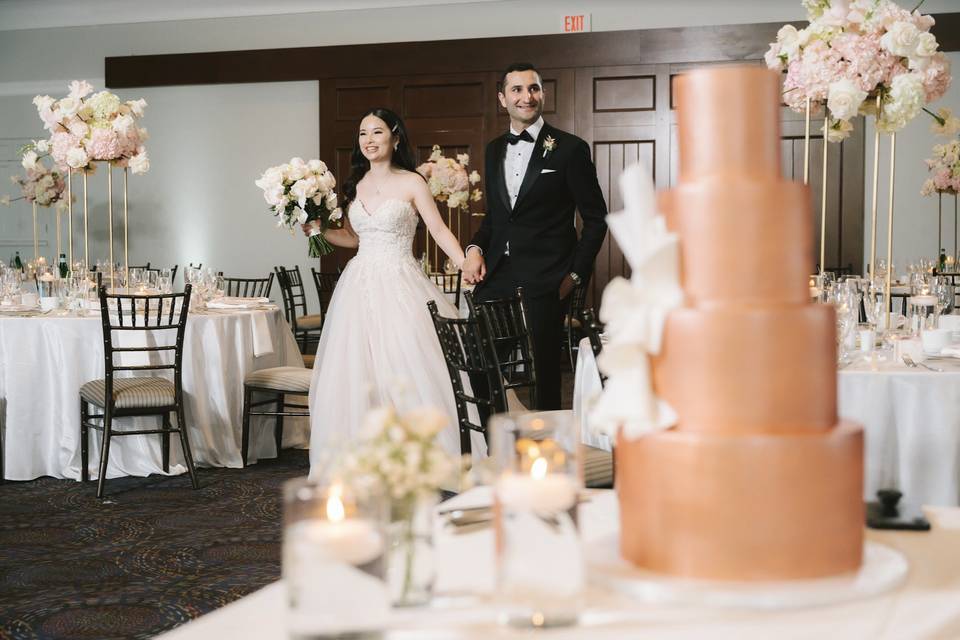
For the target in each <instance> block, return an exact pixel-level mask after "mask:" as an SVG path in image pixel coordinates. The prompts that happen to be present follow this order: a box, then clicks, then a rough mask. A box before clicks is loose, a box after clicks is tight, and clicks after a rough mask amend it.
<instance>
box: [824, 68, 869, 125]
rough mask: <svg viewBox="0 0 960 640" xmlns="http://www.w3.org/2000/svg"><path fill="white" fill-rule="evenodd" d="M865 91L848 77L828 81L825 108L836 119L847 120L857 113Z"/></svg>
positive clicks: (865, 94) (865, 95)
mask: <svg viewBox="0 0 960 640" xmlns="http://www.w3.org/2000/svg"><path fill="white" fill-rule="evenodd" d="M866 97H867V92H866V91H863V90H862V89H860V88H859V87H857V86H856V85H855V84H853V82H851V81H850V80H849V79H848V78H843V79H842V80H837V81H836V82H831V83H830V88H829V91H828V93H827V108H828V109H830V114H831V115H832V116H833V117H834V118H836V119H837V120H849V119H850V118H853V117H854V116H856V115H857V111H858V110H859V109H860V105H861V104H862V103H863V101H864V99H865V98H866Z"/></svg>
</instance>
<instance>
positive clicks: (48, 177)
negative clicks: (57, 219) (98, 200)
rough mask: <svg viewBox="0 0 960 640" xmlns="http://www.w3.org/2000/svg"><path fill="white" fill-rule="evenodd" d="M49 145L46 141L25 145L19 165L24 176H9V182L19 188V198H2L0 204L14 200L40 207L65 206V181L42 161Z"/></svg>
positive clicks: (6, 203) (46, 154) (61, 175)
mask: <svg viewBox="0 0 960 640" xmlns="http://www.w3.org/2000/svg"><path fill="white" fill-rule="evenodd" d="M49 150H50V144H49V143H48V142H47V141H46V140H36V141H34V142H31V143H30V144H28V145H25V146H24V147H23V148H22V149H21V150H20V151H21V155H22V157H21V160H20V164H21V165H22V166H23V169H24V175H20V176H10V180H11V181H12V182H13V183H14V184H15V185H17V186H18V187H20V193H21V196H20V197H19V198H13V200H11V198H10V196H4V197H3V198H0V204H5V205H9V204H10V203H11V202H12V201H15V200H26V201H27V202H29V203H30V204H36V205H38V206H41V207H50V206H53V205H57V206H58V207H60V206H66V204H67V203H66V181H65V180H64V179H63V174H61V173H60V172H59V171H57V170H56V169H51V168H50V167H48V166H47V165H46V163H45V162H44V161H43V159H44V158H45V157H48V156H49Z"/></svg>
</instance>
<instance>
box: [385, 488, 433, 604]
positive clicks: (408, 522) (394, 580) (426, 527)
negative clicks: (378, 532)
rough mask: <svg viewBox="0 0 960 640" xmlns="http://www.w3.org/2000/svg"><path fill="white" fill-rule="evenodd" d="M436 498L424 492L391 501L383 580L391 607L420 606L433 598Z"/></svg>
mask: <svg viewBox="0 0 960 640" xmlns="http://www.w3.org/2000/svg"><path fill="white" fill-rule="evenodd" d="M437 500H438V496H437V494H436V493H428V494H424V495H416V496H410V497H407V498H403V499H395V500H393V501H392V502H391V506H390V524H389V525H388V527H387V536H388V540H389V557H388V561H387V583H388V585H389V588H390V597H391V600H392V602H393V606H395V607H418V606H423V605H426V604H428V603H429V602H430V599H431V598H432V597H433V583H434V580H435V578H436V560H435V557H434V549H433V511H434V508H435V507H436V505H437Z"/></svg>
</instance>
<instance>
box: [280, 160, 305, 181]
mask: <svg viewBox="0 0 960 640" xmlns="http://www.w3.org/2000/svg"><path fill="white" fill-rule="evenodd" d="M284 169H285V171H284V173H285V174H286V176H287V178H288V179H289V180H299V179H300V178H302V177H303V176H305V175H306V174H307V164H306V163H305V162H304V161H303V158H291V159H290V162H289V163H288V164H287V165H285V167H284Z"/></svg>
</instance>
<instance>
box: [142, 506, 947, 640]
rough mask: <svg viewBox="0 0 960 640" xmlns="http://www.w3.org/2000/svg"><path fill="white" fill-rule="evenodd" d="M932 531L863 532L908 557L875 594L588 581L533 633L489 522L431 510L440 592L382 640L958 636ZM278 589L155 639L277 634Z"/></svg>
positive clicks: (608, 535)
mask: <svg viewBox="0 0 960 640" xmlns="http://www.w3.org/2000/svg"><path fill="white" fill-rule="evenodd" d="M489 500H490V493H489V490H488V488H486V487H478V488H476V489H472V490H470V491H468V492H467V493H464V494H462V495H461V496H458V497H457V498H454V499H453V500H451V501H449V502H446V503H444V504H443V507H444V508H451V506H452V504H453V503H458V506H461V507H462V506H469V505H474V504H483V503H489ZM927 515H928V517H929V518H930V519H931V522H932V523H933V530H932V531H930V532H926V533H917V532H902V531H896V532H892V531H891V532H880V531H873V530H868V531H867V539H868V540H872V541H874V542H878V543H881V544H884V545H888V546H890V547H893V548H895V549H897V550H899V551H900V552H901V553H903V554H904V556H906V558H907V560H908V561H909V563H910V572H909V575H908V577H907V579H906V582H905V583H904V584H903V585H902V586H900V587H899V588H897V589H895V590H893V591H889V592H887V593H885V594H883V595H880V596H876V597H873V598H869V599H865V600H859V601H853V602H848V603H845V604H836V605H829V606H821V607H813V608H804V609H790V610H783V611H763V612H761V611H749V610H743V609H737V610H734V609H723V608H718V607H714V608H711V607H707V606H703V605H700V606H695V605H686V604H685V605H679V604H676V605H664V604H650V603H644V602H640V601H638V600H633V599H630V598H628V597H627V596H622V595H619V594H615V593H611V592H609V591H606V590H603V589H601V588H600V587H596V586H589V587H588V589H587V593H586V594H585V608H584V612H583V613H582V614H581V623H580V625H579V626H576V627H569V628H565V629H564V628H560V629H551V630H545V631H541V632H539V633H532V632H531V631H530V630H512V629H508V628H504V627H500V626H499V625H498V624H497V607H496V604H495V602H494V601H493V600H492V599H491V598H492V596H491V594H492V593H493V592H494V574H493V571H494V535H493V531H492V530H491V529H489V528H488V529H484V530H481V531H476V532H473V533H461V534H454V533H451V532H450V531H449V529H448V528H445V527H444V526H443V524H442V522H441V519H440V518H439V517H438V518H437V519H436V523H435V541H436V550H437V570H438V574H437V585H436V590H437V592H438V594H437V598H435V601H434V603H433V605H432V606H430V607H427V608H412V609H397V610H394V612H393V614H392V617H391V620H390V628H389V630H388V631H387V632H386V633H385V634H384V636H383V637H384V638H385V640H401V639H403V640H414V639H416V640H434V639H435V640H440V639H450V640H454V639H458V640H474V639H475V640H486V639H488V638H532V637H543V638H544V639H548V638H550V639H553V638H555V639H557V640H560V639H564V640H566V639H574V638H577V639H579V638H596V639H600V638H603V639H606V638H609V639H611V640H613V639H617V640H620V639H622V638H639V637H651V638H731V639H733V638H736V639H737V640H742V639H748V638H756V639H764V640H766V639H768V638H778V639H783V638H871V639H874V638H890V639H891V640H892V639H894V638H896V639H900V638H956V637H960V597H958V594H960V554H957V553H955V552H954V551H955V550H956V549H957V545H958V544H960V509H955V508H934V509H928V510H927ZM579 522H580V528H581V532H582V536H583V540H584V544H585V545H586V548H587V555H588V557H589V555H590V549H591V548H594V547H595V545H598V544H609V543H610V542H611V540H612V539H613V537H615V536H616V533H617V531H618V529H619V524H618V515H617V505H616V496H615V494H614V493H613V492H612V491H608V490H601V491H597V492H594V493H593V494H592V495H591V497H590V499H589V500H588V501H587V502H585V503H583V504H582V505H581V507H580V517H579ZM285 596H286V594H285V591H284V585H283V583H282V581H281V582H276V583H273V584H271V585H269V586H267V587H265V588H263V589H261V590H260V591H257V592H255V593H253V594H251V595H249V596H247V597H245V598H242V599H241V600H238V601H237V602H234V603H233V604H230V605H227V606H226V607H224V608H223V609H220V610H218V611H214V612H213V613H210V614H208V615H206V616H203V617H201V618H199V619H197V620H195V621H193V622H190V623H187V624H186V625H183V626H182V627H179V628H177V629H175V630H173V631H172V632H169V633H167V634H164V635H162V636H159V638H161V640H201V639H206V638H230V639H231V640H247V639H248V638H249V639H250V640H254V639H256V640H272V639H274V638H275V639H277V640H281V639H283V638H287V637H288V636H287V634H286V631H285V628H284V620H285V608H284V607H285Z"/></svg>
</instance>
